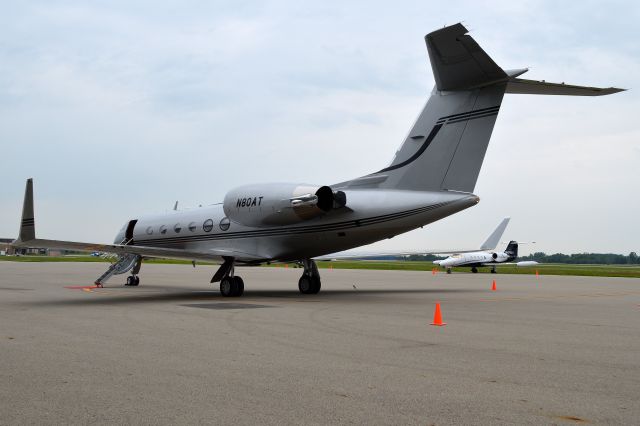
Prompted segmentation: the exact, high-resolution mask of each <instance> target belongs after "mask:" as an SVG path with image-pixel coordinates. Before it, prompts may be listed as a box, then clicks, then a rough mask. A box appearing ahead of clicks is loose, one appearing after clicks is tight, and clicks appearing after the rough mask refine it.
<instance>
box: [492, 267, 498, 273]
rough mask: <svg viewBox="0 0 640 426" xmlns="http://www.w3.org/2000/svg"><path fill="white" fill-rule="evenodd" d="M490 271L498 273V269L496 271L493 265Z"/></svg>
mask: <svg viewBox="0 0 640 426" xmlns="http://www.w3.org/2000/svg"><path fill="white" fill-rule="evenodd" d="M491 273H492V274H497V273H498V271H496V267H495V265H494V266H492V267H491Z"/></svg>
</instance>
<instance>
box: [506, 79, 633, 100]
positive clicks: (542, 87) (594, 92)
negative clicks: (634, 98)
mask: <svg viewBox="0 0 640 426" xmlns="http://www.w3.org/2000/svg"><path fill="white" fill-rule="evenodd" d="M624 90H625V89H618V88H616V87H588V86H574V85H572V84H564V83H547V82H546V81H544V80H543V81H536V80H525V79H523V78H514V79H511V80H509V83H508V84H507V92H506V93H514V94H522V95H566V96H603V95H611V94H613V93H618V92H623V91H624Z"/></svg>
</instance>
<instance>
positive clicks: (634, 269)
mask: <svg viewBox="0 0 640 426" xmlns="http://www.w3.org/2000/svg"><path fill="white" fill-rule="evenodd" d="M0 261H14V262H106V260H105V259H102V258H100V257H93V256H58V257H54V256H0ZM144 263H148V264H149V263H150V264H172V265H190V264H191V262H189V261H187V260H170V259H145V261H144ZM197 264H198V265H206V264H212V263H206V262H197ZM287 266H288V267H289V268H295V267H298V265H295V264H288V265H287ZM434 266H435V265H434V264H433V263H431V262H422V261H333V262H318V268H321V269H328V268H331V267H332V268H334V269H374V270H396V271H427V272H431V270H432V269H433V268H434ZM267 267H271V268H274V267H284V265H268V266H267ZM536 270H537V271H538V273H539V274H540V275H574V276H594V277H627V278H640V265H568V264H540V265H538V266H536V267H528V268H517V267H516V266H512V265H504V266H498V273H500V274H529V275H534V274H535V273H536ZM453 271H454V272H457V273H471V272H470V268H453ZM489 271H490V268H488V267H486V268H479V271H478V273H481V274H488V273H489ZM439 273H444V271H443V270H442V269H440V270H439Z"/></svg>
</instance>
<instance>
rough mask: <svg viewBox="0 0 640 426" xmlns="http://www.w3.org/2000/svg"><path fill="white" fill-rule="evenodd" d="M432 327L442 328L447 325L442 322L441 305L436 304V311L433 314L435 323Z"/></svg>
mask: <svg viewBox="0 0 640 426" xmlns="http://www.w3.org/2000/svg"><path fill="white" fill-rule="evenodd" d="M431 325H437V326H438V327H442V326H443V325H447V323H446V322H442V313H441V312H440V303H439V302H436V311H435V313H434V314H433V322H432V323H431Z"/></svg>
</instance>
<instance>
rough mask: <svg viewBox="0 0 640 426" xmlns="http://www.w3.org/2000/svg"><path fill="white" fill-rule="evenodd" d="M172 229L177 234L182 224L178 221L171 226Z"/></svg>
mask: <svg viewBox="0 0 640 426" xmlns="http://www.w3.org/2000/svg"><path fill="white" fill-rule="evenodd" d="M173 230H174V231H176V234H179V233H180V231H182V225H180V224H179V223H176V224H175V225H174V226H173Z"/></svg>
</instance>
